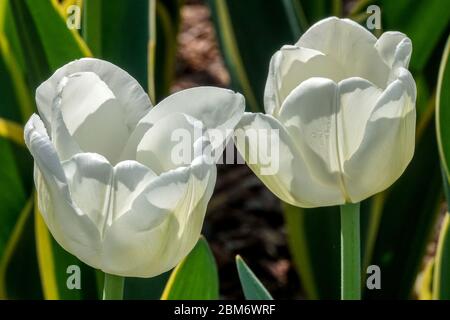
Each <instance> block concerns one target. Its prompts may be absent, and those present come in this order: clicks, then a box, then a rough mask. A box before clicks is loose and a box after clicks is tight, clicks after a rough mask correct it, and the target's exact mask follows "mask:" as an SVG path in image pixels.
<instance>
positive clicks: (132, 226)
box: [102, 159, 216, 277]
mask: <svg viewBox="0 0 450 320" xmlns="http://www.w3.org/2000/svg"><path fill="white" fill-rule="evenodd" d="M198 160H200V159H198ZM215 181H216V168H215V166H214V165H208V164H207V163H205V162H204V161H195V162H194V163H193V165H192V166H191V167H185V168H179V169H176V170H173V171H170V172H167V173H164V174H162V175H161V176H160V177H158V178H156V179H155V180H153V182H151V183H150V185H149V186H148V187H147V188H145V190H144V191H143V192H142V193H141V194H140V195H139V196H138V197H137V198H136V199H135V200H134V201H133V203H132V205H131V210H130V211H129V212H128V213H127V214H124V215H123V216H122V217H121V218H119V219H118V220H117V221H116V222H115V223H114V224H113V225H112V226H111V228H109V229H108V230H107V233H106V234H105V242H104V243H105V248H104V249H105V250H104V254H103V257H102V258H103V265H102V270H103V271H105V272H109V273H114V274H119V275H126V276H135V277H153V276H157V275H159V274H161V273H163V272H165V271H168V270H170V269H171V268H173V267H174V266H175V265H176V264H177V263H178V262H179V261H180V260H181V259H182V258H183V257H185V256H186V255H187V254H188V253H189V251H190V250H191V249H192V248H193V246H194V245H195V243H196V242H197V240H198V238H199V236H200V231H201V227H202V224H203V219H204V215H205V212H206V206H207V203H208V201H209V199H210V198H211V195H212V192H213V189H214V184H215Z"/></svg>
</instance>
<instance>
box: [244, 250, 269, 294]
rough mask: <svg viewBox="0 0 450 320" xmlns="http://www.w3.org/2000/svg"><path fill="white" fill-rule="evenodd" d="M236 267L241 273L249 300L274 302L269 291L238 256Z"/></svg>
mask: <svg viewBox="0 0 450 320" xmlns="http://www.w3.org/2000/svg"><path fill="white" fill-rule="evenodd" d="M236 266H237V270H238V273H239V280H240V281H241V286H242V289H243V290H244V295H245V299H247V300H273V298H272V296H271V295H270V293H269V291H267V289H266V288H265V287H264V285H263V284H262V283H261V281H259V279H258V278H257V277H256V276H255V274H254V273H253V271H252V270H250V268H249V267H248V266H247V264H246V263H245V261H244V260H242V258H241V257H240V256H236Z"/></svg>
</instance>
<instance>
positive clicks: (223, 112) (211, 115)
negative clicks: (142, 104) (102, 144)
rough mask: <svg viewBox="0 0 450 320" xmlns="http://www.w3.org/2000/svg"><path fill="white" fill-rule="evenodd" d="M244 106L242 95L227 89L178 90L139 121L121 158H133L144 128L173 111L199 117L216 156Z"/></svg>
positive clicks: (144, 131)
mask: <svg viewBox="0 0 450 320" xmlns="http://www.w3.org/2000/svg"><path fill="white" fill-rule="evenodd" d="M244 109H245V100H244V97H243V96H242V95H241V94H239V93H234V92H233V91H230V90H227V89H219V88H215V87H198V88H192V89H187V90H183V91H180V92H177V93H175V94H173V95H171V96H169V97H168V98H166V99H164V100H163V101H161V102H160V103H159V104H158V105H157V106H156V107H155V108H153V109H152V110H151V111H150V112H149V113H148V114H147V115H146V116H145V117H144V118H143V119H142V120H141V121H140V122H139V125H138V126H137V128H136V130H135V132H133V134H132V136H131V137H130V140H129V141H128V144H127V146H126V148H125V150H124V153H123V155H122V157H121V158H122V159H133V154H134V153H135V152H136V148H137V145H138V144H139V142H140V141H141V140H142V137H143V136H144V134H145V133H146V132H147V130H148V129H149V128H150V127H151V126H153V125H154V124H155V123H156V122H158V121H159V120H161V119H163V118H164V117H166V116H167V115H169V114H172V113H184V114H186V115H188V116H191V117H192V118H195V119H198V120H200V121H201V122H202V123H203V125H204V126H205V127H206V129H207V132H208V135H209V136H210V137H211V140H212V141H211V143H212V146H213V148H214V149H215V150H216V152H215V154H216V155H217V157H219V156H220V155H221V154H222V151H223V148H224V147H225V146H226V142H227V141H228V139H229V138H230V137H231V136H232V133H233V129H234V127H235V126H236V124H237V123H238V122H239V120H240V118H241V116H242V114H243V112H244ZM213 137H214V139H213Z"/></svg>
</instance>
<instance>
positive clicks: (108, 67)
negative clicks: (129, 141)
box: [36, 58, 151, 129]
mask: <svg viewBox="0 0 450 320" xmlns="http://www.w3.org/2000/svg"><path fill="white" fill-rule="evenodd" d="M80 72H92V73H95V74H96V75H97V76H98V77H99V78H100V79H101V80H102V81H104V82H105V83H106V85H107V86H108V88H109V89H111V91H112V92H113V94H114V96H115V97H116V98H117V99H118V101H119V103H120V105H121V106H122V107H123V109H124V113H125V115H126V121H127V125H128V126H129V127H130V128H131V129H132V128H134V126H135V125H136V124H137V122H138V121H139V120H140V119H141V118H142V116H143V115H144V114H145V113H146V112H147V111H148V109H149V108H150V107H151V102H150V100H149V98H148V95H147V94H146V93H145V91H144V90H143V89H142V87H141V86H140V85H139V83H138V82H137V81H136V80H135V79H134V78H133V77H132V76H130V75H129V74H128V73H127V72H126V71H124V70H122V69H120V68H119V67H117V66H115V65H113V64H112V63H109V62H107V61H103V60H99V59H93V58H84V59H80V60H76V61H73V62H71V63H69V64H66V65H65V66H63V67H61V68H60V69H58V70H57V71H56V72H55V73H54V74H53V75H52V76H51V77H50V79H48V80H47V81H45V82H44V83H43V84H41V85H40V86H39V88H38V89H37V90H36V102H37V106H38V110H39V113H40V115H41V117H42V120H43V122H44V123H45V125H46V127H47V128H49V126H50V121H51V118H52V117H51V111H52V105H53V100H54V99H55V98H56V97H57V95H58V91H59V90H58V86H59V84H60V82H61V80H63V78H64V77H68V76H70V75H72V74H74V73H80ZM78 98H79V99H82V98H83V94H80V95H79V96H78Z"/></svg>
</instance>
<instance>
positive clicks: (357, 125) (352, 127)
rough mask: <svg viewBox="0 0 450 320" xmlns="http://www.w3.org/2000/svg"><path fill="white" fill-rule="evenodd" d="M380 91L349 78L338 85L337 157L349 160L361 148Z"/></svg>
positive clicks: (365, 83) (362, 80)
mask: <svg viewBox="0 0 450 320" xmlns="http://www.w3.org/2000/svg"><path fill="white" fill-rule="evenodd" d="M381 94H382V90H381V89H379V88H377V87H376V86H374V85H373V84H372V83H370V82H369V81H367V80H365V79H361V78H349V79H345V80H343V81H341V82H340V83H339V85H338V95H337V99H338V100H337V101H336V103H337V104H338V109H339V113H338V118H337V123H338V132H337V135H338V139H339V157H340V159H342V160H343V161H344V160H345V159H349V158H350V157H351V156H352V155H353V154H354V153H355V152H356V150H358V148H359V147H360V146H361V143H362V140H363V138H364V135H365V132H366V128H367V124H368V122H369V118H370V117H371V114H372V113H373V111H374V109H375V108H376V105H377V102H378V99H379V98H380V96H381Z"/></svg>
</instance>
